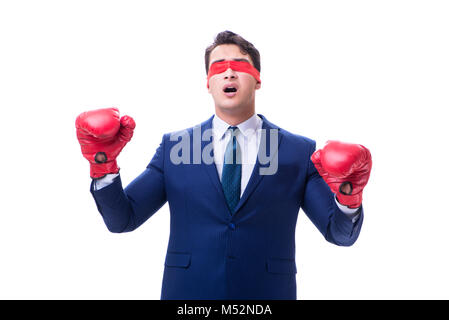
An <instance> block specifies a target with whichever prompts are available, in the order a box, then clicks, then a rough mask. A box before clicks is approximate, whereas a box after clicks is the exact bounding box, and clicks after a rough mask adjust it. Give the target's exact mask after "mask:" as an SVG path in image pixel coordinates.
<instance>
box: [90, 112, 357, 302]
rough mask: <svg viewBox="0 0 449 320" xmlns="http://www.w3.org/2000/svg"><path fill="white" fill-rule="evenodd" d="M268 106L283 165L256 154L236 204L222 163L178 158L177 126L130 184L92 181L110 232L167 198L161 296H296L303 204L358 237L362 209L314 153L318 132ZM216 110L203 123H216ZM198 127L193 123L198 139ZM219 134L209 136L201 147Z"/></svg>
mask: <svg viewBox="0 0 449 320" xmlns="http://www.w3.org/2000/svg"><path fill="white" fill-rule="evenodd" d="M259 116H260V117H261V118H262V120H263V124H262V128H263V129H266V130H270V129H274V130H277V131H278V141H277V143H278V153H277V156H278V170H277V172H276V173H275V174H273V175H260V171H259V169H260V168H261V167H262V166H264V164H262V163H261V162H260V161H257V163H256V164H255V166H254V170H253V173H252V176H251V178H250V180H249V182H248V185H247V187H246V189H245V190H244V193H243V195H242V197H241V199H240V202H239V204H238V205H237V208H236V210H235V212H234V213H231V212H230V211H229V209H228V206H227V203H226V200H225V197H224V193H223V190H222V186H221V183H220V180H219V177H218V173H217V169H216V167H215V164H214V163H211V164H205V163H203V162H202V163H201V164H192V162H193V161H191V162H190V164H189V163H181V164H174V163H172V162H171V161H170V150H171V147H172V146H174V145H175V144H177V143H178V141H171V140H170V134H165V135H164V136H163V139H162V142H161V144H160V146H159V148H158V149H157V151H156V154H155V155H154V157H153V159H152V160H151V162H150V163H149V164H148V166H147V168H146V169H145V171H144V172H143V173H142V174H141V175H140V176H138V177H137V178H136V179H135V180H134V181H132V182H131V183H130V184H129V185H128V186H127V187H126V188H125V189H124V190H123V188H122V184H121V180H120V177H118V178H116V179H115V180H114V182H113V183H112V184H111V185H108V186H107V187H105V188H103V189H100V190H98V191H94V189H93V185H92V186H91V192H92V194H93V196H94V199H95V202H96V204H97V207H98V210H99V212H100V213H101V215H102V217H103V219H104V222H105V223H106V226H107V227H108V229H109V230H110V231H111V232H128V231H132V230H134V229H136V228H137V227H139V226H140V225H141V224H142V223H144V222H145V221H146V220H147V219H148V218H150V217H151V216H152V215H153V214H154V213H155V212H156V211H157V210H158V209H160V208H161V207H162V206H163V205H164V204H165V202H167V201H168V204H169V207H170V238H169V243H168V249H167V255H166V259H165V270H164V276H163V283H162V294H161V299H296V263H295V228H296V221H297V216H298V211H299V209H300V208H302V209H303V210H304V212H305V213H306V214H307V216H308V217H309V218H310V220H311V221H312V222H313V223H314V225H315V226H316V227H317V228H318V230H319V231H320V232H321V233H322V234H323V235H324V237H325V239H326V240H327V241H329V242H332V243H334V244H337V245H342V246H349V245H352V244H353V243H354V242H355V241H356V239H357V237H358V235H359V232H360V228H361V225H362V221H363V209H362V208H360V218H359V219H358V220H357V221H356V222H355V223H353V222H352V220H351V219H349V218H348V217H347V216H346V215H345V214H344V213H343V212H341V211H340V210H339V209H338V207H337V205H336V203H335V200H334V195H333V193H332V192H331V190H330V189H329V187H328V186H327V184H326V183H325V182H324V180H323V179H322V178H321V177H320V176H319V174H318V173H317V171H316V169H315V167H314V165H313V163H312V162H311V161H310V156H311V155H312V153H313V152H314V150H315V142H314V141H313V140H310V139H308V138H305V137H302V136H300V135H296V134H292V133H290V132H288V131H286V130H283V129H281V128H279V127H278V126H276V125H274V124H272V123H270V122H269V121H267V119H266V118H265V117H263V116H262V115H259ZM212 118H213V116H212V117H211V118H210V119H208V120H207V121H205V122H203V123H201V124H200V125H199V126H200V127H199V128H200V129H201V130H204V129H210V128H211V127H212ZM196 128H197V129H198V126H196ZM193 131H194V130H193V128H189V129H187V130H186V131H185V136H186V137H187V138H188V139H190V140H191V142H192V141H193V140H192V139H193V136H194V135H193ZM210 143H211V140H206V141H203V142H202V143H201V148H202V149H204V148H205V147H206V145H208V144H210ZM269 143H270V141H269V137H267V144H268V145H269ZM267 150H270V148H269V146H267ZM190 159H191V160H192V156H190ZM265 166H267V167H268V164H266V165H265Z"/></svg>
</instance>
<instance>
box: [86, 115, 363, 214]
mask: <svg viewBox="0 0 449 320" xmlns="http://www.w3.org/2000/svg"><path fill="white" fill-rule="evenodd" d="M229 126H230V125H229V124H228V123H226V122H225V121H224V120H222V119H220V117H218V116H217V115H215V116H214V118H213V119H212V129H213V148H214V162H215V166H216V167H217V171H218V176H219V178H220V181H221V175H222V172H223V162H224V154H225V151H226V146H227V145H228V143H229V141H230V139H231V131H230V130H228V128H229ZM236 127H237V128H238V129H239V130H238V131H237V132H236V138H237V142H238V143H239V145H240V149H241V156H242V177H241V188H240V190H241V191H240V197H241V196H242V195H243V192H244V191H245V188H246V186H247V185H248V182H249V178H250V177H251V174H252V172H253V169H254V165H255V164H256V160H257V153H258V150H259V144H260V137H261V132H262V131H261V129H262V119H261V118H260V117H259V116H258V115H257V114H254V115H253V116H252V117H251V118H249V119H248V120H245V121H243V122H242V123H239V124H238V125H236ZM118 175H119V174H118V173H117V174H107V175H106V176H105V177H103V178H101V179H97V180H96V181H95V184H94V189H95V190H100V189H101V188H104V187H106V186H108V185H109V184H111V183H112V181H113V180H114V178H115V177H117V176H118ZM335 202H336V203H337V206H338V207H339V209H340V210H341V211H342V212H343V213H345V214H346V215H347V216H348V217H349V218H351V219H352V221H353V222H355V221H357V219H358V217H359V214H356V211H357V210H358V208H356V209H352V208H349V207H347V206H344V205H342V204H340V203H339V202H338V201H337V199H336V198H335Z"/></svg>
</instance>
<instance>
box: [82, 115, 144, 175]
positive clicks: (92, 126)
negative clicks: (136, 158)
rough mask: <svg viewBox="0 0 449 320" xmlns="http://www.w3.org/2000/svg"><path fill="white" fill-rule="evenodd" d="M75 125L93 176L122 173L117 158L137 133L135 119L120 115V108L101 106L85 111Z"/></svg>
mask: <svg viewBox="0 0 449 320" xmlns="http://www.w3.org/2000/svg"><path fill="white" fill-rule="evenodd" d="M75 126H76V136H77V138H78V141H79V143H80V145H81V152H82V153H83V156H84V158H86V159H87V160H88V161H89V162H90V176H91V177H92V178H93V179H98V178H102V177H104V176H105V175H106V174H108V173H118V172H119V169H120V168H119V167H118V166H117V161H116V160H115V159H116V158H117V156H118V155H119V153H120V151H122V149H123V147H124V146H125V145H126V144H127V143H128V141H129V140H131V138H132V136H133V132H134V128H135V127H136V123H135V122H134V120H133V118H131V117H129V116H123V117H121V118H120V116H119V111H118V109H116V108H107V109H98V110H92V111H87V112H83V113H81V114H80V115H79V116H78V117H77V118H76V122H75Z"/></svg>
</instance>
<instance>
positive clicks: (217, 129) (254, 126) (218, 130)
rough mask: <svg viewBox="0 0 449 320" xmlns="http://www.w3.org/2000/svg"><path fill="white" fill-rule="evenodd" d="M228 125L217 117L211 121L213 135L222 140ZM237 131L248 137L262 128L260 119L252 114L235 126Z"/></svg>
mask: <svg viewBox="0 0 449 320" xmlns="http://www.w3.org/2000/svg"><path fill="white" fill-rule="evenodd" d="M229 126H230V124H228V123H226V122H225V121H224V120H222V119H221V118H220V117H218V116H217V115H215V116H214V118H213V119H212V128H213V131H214V135H215V136H216V137H219V139H222V138H223V136H224V134H225V133H226V130H228V128H229ZM236 127H237V128H239V131H240V132H241V133H242V134H243V135H244V136H245V137H249V136H250V135H252V134H254V133H255V132H256V131H257V130H258V129H260V128H262V119H261V118H260V117H259V116H258V115H257V114H253V115H252V116H251V117H250V118H249V119H247V120H245V121H243V122H241V123H239V124H238V125H237V126H236Z"/></svg>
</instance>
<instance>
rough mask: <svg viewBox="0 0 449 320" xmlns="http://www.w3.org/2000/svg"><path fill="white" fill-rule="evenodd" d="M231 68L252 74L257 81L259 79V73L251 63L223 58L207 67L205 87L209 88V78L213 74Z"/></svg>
mask: <svg viewBox="0 0 449 320" xmlns="http://www.w3.org/2000/svg"><path fill="white" fill-rule="evenodd" d="M228 68H231V69H232V70H234V71H239V72H245V73H248V74H250V75H252V76H253V77H254V78H255V79H256V80H257V81H258V82H261V81H260V73H259V71H258V70H257V69H256V68H254V67H253V66H252V65H251V63H249V62H246V61H233V60H225V61H220V62H215V63H212V65H211V66H210V68H209V73H208V75H207V87H208V88H209V79H210V77H212V76H213V75H216V74H220V73H223V72H225V71H226V70H228Z"/></svg>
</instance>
